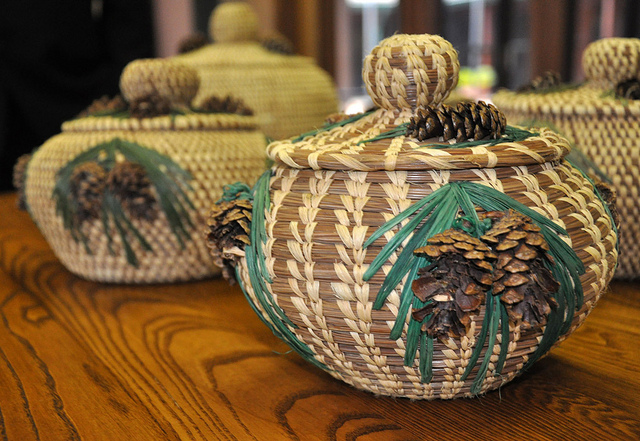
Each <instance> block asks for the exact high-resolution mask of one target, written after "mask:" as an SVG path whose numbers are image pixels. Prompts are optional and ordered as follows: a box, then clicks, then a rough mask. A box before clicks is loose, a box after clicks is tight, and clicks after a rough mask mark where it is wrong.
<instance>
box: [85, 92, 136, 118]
mask: <svg viewBox="0 0 640 441" xmlns="http://www.w3.org/2000/svg"><path fill="white" fill-rule="evenodd" d="M126 109H127V103H126V102H125V100H124V99H123V98H122V96H121V95H116V96H114V97H113V98H109V97H108V96H107V95H104V96H102V97H101V98H98V99H97V100H94V101H93V102H92V103H91V105H89V107H87V108H86V109H84V110H83V111H82V112H80V113H79V114H78V118H82V117H85V116H91V115H97V114H100V113H116V112H121V111H123V110H126Z"/></svg>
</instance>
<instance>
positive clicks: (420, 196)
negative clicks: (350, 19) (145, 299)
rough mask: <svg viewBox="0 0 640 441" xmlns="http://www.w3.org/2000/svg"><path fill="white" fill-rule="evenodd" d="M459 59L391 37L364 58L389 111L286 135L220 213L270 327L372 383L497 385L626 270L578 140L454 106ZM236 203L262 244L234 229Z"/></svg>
mask: <svg viewBox="0 0 640 441" xmlns="http://www.w3.org/2000/svg"><path fill="white" fill-rule="evenodd" d="M458 69H459V65H458V59H457V53H456V52H455V50H454V49H453V48H452V46H451V44H450V43H449V42H447V41H446V40H444V39H442V38H440V37H438V36H432V35H395V36H393V37H390V38H388V39H385V40H383V41H382V42H381V43H380V44H379V45H378V46H377V47H376V48H374V49H373V51H372V53H371V54H370V55H369V56H368V57H366V58H365V60H364V69H363V77H364V80H365V84H366V86H367V89H368V91H369V93H370V95H371V97H372V99H373V102H374V103H375V104H376V105H377V106H378V109H377V110H375V111H372V112H369V113H365V114H360V115H356V116H353V117H351V118H346V119H344V120H340V121H336V122H335V123H334V124H332V125H329V126H326V127H325V128H324V129H321V130H318V131H317V132H316V133H315V134H310V135H307V136H305V137H300V138H296V139H293V140H289V141H278V142H274V143H271V144H270V145H269V146H268V148H267V151H268V154H269V156H270V157H271V158H272V159H273V160H274V161H275V166H274V167H273V168H272V170H270V171H268V172H266V173H265V174H264V175H263V176H262V177H261V178H260V180H259V181H258V183H257V184H256V185H255V186H254V187H253V189H252V190H249V189H248V187H247V186H243V185H239V184H238V185H236V186H235V187H233V188H231V187H230V188H228V189H227V190H228V191H227V194H226V201H225V202H224V203H222V204H218V205H216V206H214V208H213V210H212V216H211V218H210V220H209V224H210V234H209V244H210V246H211V247H212V249H213V250H212V253H213V254H214V255H215V256H218V257H219V256H221V255H222V256H223V257H224V256H226V259H227V260H226V262H227V265H228V266H229V267H230V268H234V269H235V273H236V275H237V278H238V280H239V281H240V284H241V286H242V287H243V289H244V290H245V294H246V296H247V298H248V300H249V301H250V302H251V304H252V306H253V308H254V310H255V311H256V312H257V313H258V314H259V315H260V316H261V318H262V319H263V321H264V322H265V323H266V324H267V325H268V326H269V327H270V328H271V330H272V331H273V332H274V333H275V334H276V335H278V336H279V337H281V338H282V339H283V340H285V341H286V342H287V343H288V344H289V345H291V347H292V348H293V349H294V350H296V351H297V352H298V353H299V354H300V355H302V356H303V357H304V358H305V359H307V360H308V361H310V362H312V363H313V364H315V365H316V366H318V367H320V368H322V369H324V370H326V371H327V372H329V373H330V374H331V375H332V376H334V377H335V378H338V379H341V380H343V381H345V382H347V383H349V384H351V385H353V386H355V387H357V388H359V389H363V390H368V391H371V392H373V393H375V394H381V395H390V396H397V397H409V398H412V399H435V398H445V399H447V398H455V397H464V396H466V397H468V396H475V395H478V394H482V393H485V392H487V391H489V390H492V389H496V388H498V387H499V386H501V385H502V384H504V383H506V382H508V381H510V380H512V379H513V378H514V377H515V376H516V375H518V374H519V373H521V372H523V371H524V370H526V369H527V367H528V366H530V365H531V363H533V362H534V361H535V360H537V359H538V358H540V357H541V356H542V355H544V354H545V353H546V352H547V351H548V350H549V349H550V348H551V347H552V346H553V345H555V344H557V343H558V342H560V341H562V340H563V339H564V338H566V337H567V336H568V335H569V334H570V333H571V332H572V331H574V330H575V329H576V328H577V327H578V326H580V324H581V323H582V322H583V321H584V320H585V318H586V316H587V315H588V314H589V312H590V311H591V309H592V308H593V307H594V305H595V304H596V302H597V301H598V299H599V298H600V296H601V295H602V294H603V292H604V291H605V288H606V286H607V284H608V282H609V280H610V279H611V277H612V274H613V271H614V268H615V266H616V260H617V251H616V240H617V236H616V232H615V227H614V226H613V223H612V219H611V216H610V213H609V211H608V208H607V206H606V205H605V204H604V203H603V201H602V200H601V198H599V196H598V194H597V192H596V190H595V188H594V186H593V184H592V183H591V181H589V180H588V179H587V178H585V176H584V175H583V174H582V173H581V172H580V171H579V170H578V169H575V168H573V167H572V166H571V165H570V164H569V163H568V162H566V161H565V160H564V159H563V158H564V156H565V155H566V154H567V153H568V152H569V150H570V146H569V143H568V142H567V141H566V140H565V139H564V138H562V137H560V136H559V135H557V134H556V133H554V132H553V131H551V130H549V129H545V128H542V129H540V130H539V131H537V132H529V131H526V130H523V129H518V128H515V127H511V126H506V127H505V121H504V118H503V117H502V115H501V114H500V113H499V112H498V111H497V110H496V109H495V107H491V106H488V105H486V104H484V103H477V104H468V105H466V106H467V107H464V106H462V107H457V108H455V109H454V108H451V107H447V106H444V105H441V104H440V103H441V102H442V101H443V100H444V99H446V97H447V95H448V93H449V91H450V90H451V89H452V88H453V87H455V85H456V82H457V75H458ZM434 118H435V119H434ZM467 119H468V120H467ZM436 121H441V122H442V124H441V125H442V127H440V126H439V124H440V123H438V122H436ZM467 129H469V130H470V131H467ZM451 132H453V139H451V140H449V141H446V142H445V141H444V140H445V139H449V138H451V137H452V135H451ZM469 134H470V135H469ZM456 138H457V140H456ZM469 138H472V139H471V140H470V139H469ZM475 138H478V139H475ZM238 211H244V212H245V214H246V218H245V219H244V222H245V223H246V221H247V220H249V221H250V232H249V239H250V241H244V242H243V241H242V240H238V239H237V238H236V237H234V236H233V235H231V236H230V235H228V234H227V233H228V232H229V231H230V230H233V229H232V228H226V229H225V228H222V226H223V225H228V223H229V219H230V215H229V213H238ZM234 218H236V219H237V217H234ZM236 231H240V232H241V233H242V230H241V229H239V228H238V229H237V230H236ZM247 242H249V244H248V245H246V246H244V248H243V243H244V244H246V243H247ZM239 249H242V250H243V251H242V252H238V251H239ZM232 251H233V252H232Z"/></svg>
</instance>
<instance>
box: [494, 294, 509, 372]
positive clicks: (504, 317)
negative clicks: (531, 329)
mask: <svg viewBox="0 0 640 441" xmlns="http://www.w3.org/2000/svg"><path fill="white" fill-rule="evenodd" d="M499 303H500V325H501V326H502V328H501V331H500V334H501V338H502V341H501V342H500V356H499V357H498V362H497V363H496V373H495V375H500V374H501V373H502V368H503V367H504V363H505V362H506V361H507V354H508V353H509V338H511V335H510V333H509V314H508V312H507V307H506V305H505V304H504V303H502V302H499Z"/></svg>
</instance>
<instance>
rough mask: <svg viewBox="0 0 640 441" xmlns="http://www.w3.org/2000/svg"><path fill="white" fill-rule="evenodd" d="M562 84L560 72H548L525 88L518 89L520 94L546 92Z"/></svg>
mask: <svg viewBox="0 0 640 441" xmlns="http://www.w3.org/2000/svg"><path fill="white" fill-rule="evenodd" d="M561 84H562V78H561V77H560V74H559V73H558V72H553V71H547V72H545V73H543V74H542V75H540V76H539V77H536V78H534V79H533V80H532V81H531V82H530V83H529V84H525V85H524V86H522V87H520V88H519V89H518V92H531V91H540V92H542V91H545V90H549V89H553V88H555V87H558V86H560V85H561Z"/></svg>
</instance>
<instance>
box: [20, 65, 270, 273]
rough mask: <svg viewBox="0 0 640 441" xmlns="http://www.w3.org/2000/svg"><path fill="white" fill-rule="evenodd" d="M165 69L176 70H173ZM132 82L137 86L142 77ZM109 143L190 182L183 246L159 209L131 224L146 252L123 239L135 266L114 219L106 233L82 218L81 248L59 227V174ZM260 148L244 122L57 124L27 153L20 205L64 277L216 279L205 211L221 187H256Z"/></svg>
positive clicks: (251, 124)
mask: <svg viewBox="0 0 640 441" xmlns="http://www.w3.org/2000/svg"><path fill="white" fill-rule="evenodd" d="M138 63H140V62H138ZM141 63H142V66H143V70H145V71H147V70H148V71H149V72H152V71H154V68H155V65H156V64H157V63H158V60H150V61H149V64H147V62H146V61H144V62H141ZM171 63H173V62H171ZM160 64H162V63H160ZM164 67H166V68H167V69H168V70H169V71H171V70H175V66H174V65H173V64H170V65H169V66H164ZM147 79H148V77H147ZM138 80H140V82H142V78H139V79H138ZM171 82H173V83H174V84H176V83H175V81H173V80H171V81H169V83H171ZM156 86H157V84H156ZM158 90H161V89H158ZM115 138H119V139H121V140H126V141H129V142H133V143H137V144H139V145H141V146H142V147H145V148H147V149H151V150H153V151H155V152H157V153H160V154H161V155H164V156H166V157H168V158H170V159H171V160H172V161H174V162H175V163H177V164H178V165H179V166H180V167H181V168H182V169H184V170H186V171H187V172H189V173H190V174H191V176H192V177H193V180H192V181H191V186H192V189H191V190H186V194H187V197H188V198H189V199H190V200H191V202H192V203H193V205H194V207H195V209H193V210H192V209H188V213H189V215H190V217H191V219H192V220H193V221H194V227H193V228H189V229H188V236H189V237H190V240H186V241H185V246H184V248H183V247H181V246H180V244H179V243H178V241H177V239H176V237H175V235H174V233H173V232H172V231H171V228H170V225H169V222H168V220H167V217H166V216H165V214H164V212H162V211H161V210H160V213H159V215H158V216H157V218H156V219H155V220H152V221H147V220H141V219H131V222H132V223H133V225H134V226H135V227H136V228H137V229H138V231H139V232H140V233H141V235H142V236H143V237H144V238H145V239H146V240H147V242H149V244H150V245H151V246H152V250H151V251H148V250H146V249H144V248H143V247H142V246H141V245H140V243H139V241H137V240H136V239H135V238H133V237H132V236H131V235H130V236H129V237H130V240H129V243H130V244H131V246H132V248H133V251H134V254H135V256H136V257H137V259H138V266H137V267H135V266H133V265H131V264H129V263H128V262H127V258H126V256H125V251H124V249H123V244H122V241H121V240H120V236H119V234H118V231H117V230H116V227H115V225H114V223H113V220H110V222H109V228H108V231H107V232H105V229H104V226H103V223H102V221H101V219H89V220H86V221H85V222H84V223H83V224H82V227H81V231H82V232H83V233H84V235H85V236H86V237H87V238H88V243H87V248H88V250H87V249H86V248H85V246H84V245H83V243H82V242H81V241H80V242H77V241H75V240H74V239H73V238H72V236H71V233H70V232H69V230H67V229H65V227H64V225H63V221H62V218H61V216H60V215H59V214H58V213H56V203H55V201H54V199H53V197H52V194H53V189H54V185H55V183H56V180H57V179H58V175H57V174H58V171H59V170H60V169H61V168H63V167H64V166H66V165H67V164H68V163H69V162H70V161H72V160H74V159H75V158H76V157H77V156H78V155H79V154H81V153H83V152H86V151H87V150H89V149H91V148H92V147H94V146H97V145H99V144H101V143H107V142H110V141H112V140H114V139H115ZM265 144H266V142H265V137H264V135H263V134H262V133H261V132H259V131H258V130H257V124H256V121H255V119H254V118H253V117H247V116H239V115H230V114H204V113H187V114H184V115H172V116H170V115H163V116H156V117H150V118H142V119H137V118H121V117H112V116H89V117H84V118H79V119H75V120H72V121H68V122H66V123H64V124H63V127H62V133H60V134H58V135H56V136H54V137H52V138H51V139H49V140H48V141H47V142H46V143H45V144H43V145H42V146H41V147H40V148H39V149H38V150H37V151H36V152H35V153H34V155H33V158H32V160H31V161H30V162H29V166H28V169H27V178H26V184H25V185H26V199H27V203H28V206H29V209H30V213H31V215H32V217H33V219H34V221H35V222H36V223H37V225H38V227H39V228H40V230H41V231H42V233H43V235H44V237H45V238H46V240H47V241H48V243H49V244H50V245H51V248H52V249H53V251H54V252H55V254H56V256H57V257H58V258H59V259H60V261H61V262H62V264H63V265H64V266H65V267H66V268H67V269H69V271H71V272H73V273H74V274H76V275H79V276H81V277H83V278H86V279H89V280H95V281H101V282H118V283H160V282H175V281H186V280H195V279H200V278H204V277H209V276H212V275H215V274H218V273H219V270H218V269H217V268H215V267H214V266H213V265H212V264H211V262H210V258H209V257H208V250H207V248H206V246H205V244H204V243H203V242H204V241H203V239H202V234H203V231H204V229H205V228H206V223H205V220H206V216H207V214H208V210H209V207H210V206H211V204H212V203H213V202H214V201H216V200H217V199H219V198H220V196H221V195H222V187H223V185H224V184H226V183H229V182H235V181H244V182H251V183H252V182H255V180H256V178H257V177H258V176H259V175H260V173H261V172H262V171H263V170H264V164H265V160H266V158H265V154H264V147H265ZM156 196H157V194H156ZM107 234H109V235H110V236H111V237H113V241H114V243H113V252H110V250H109V246H108V244H109V241H108V237H107ZM89 251H90V252H89Z"/></svg>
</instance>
